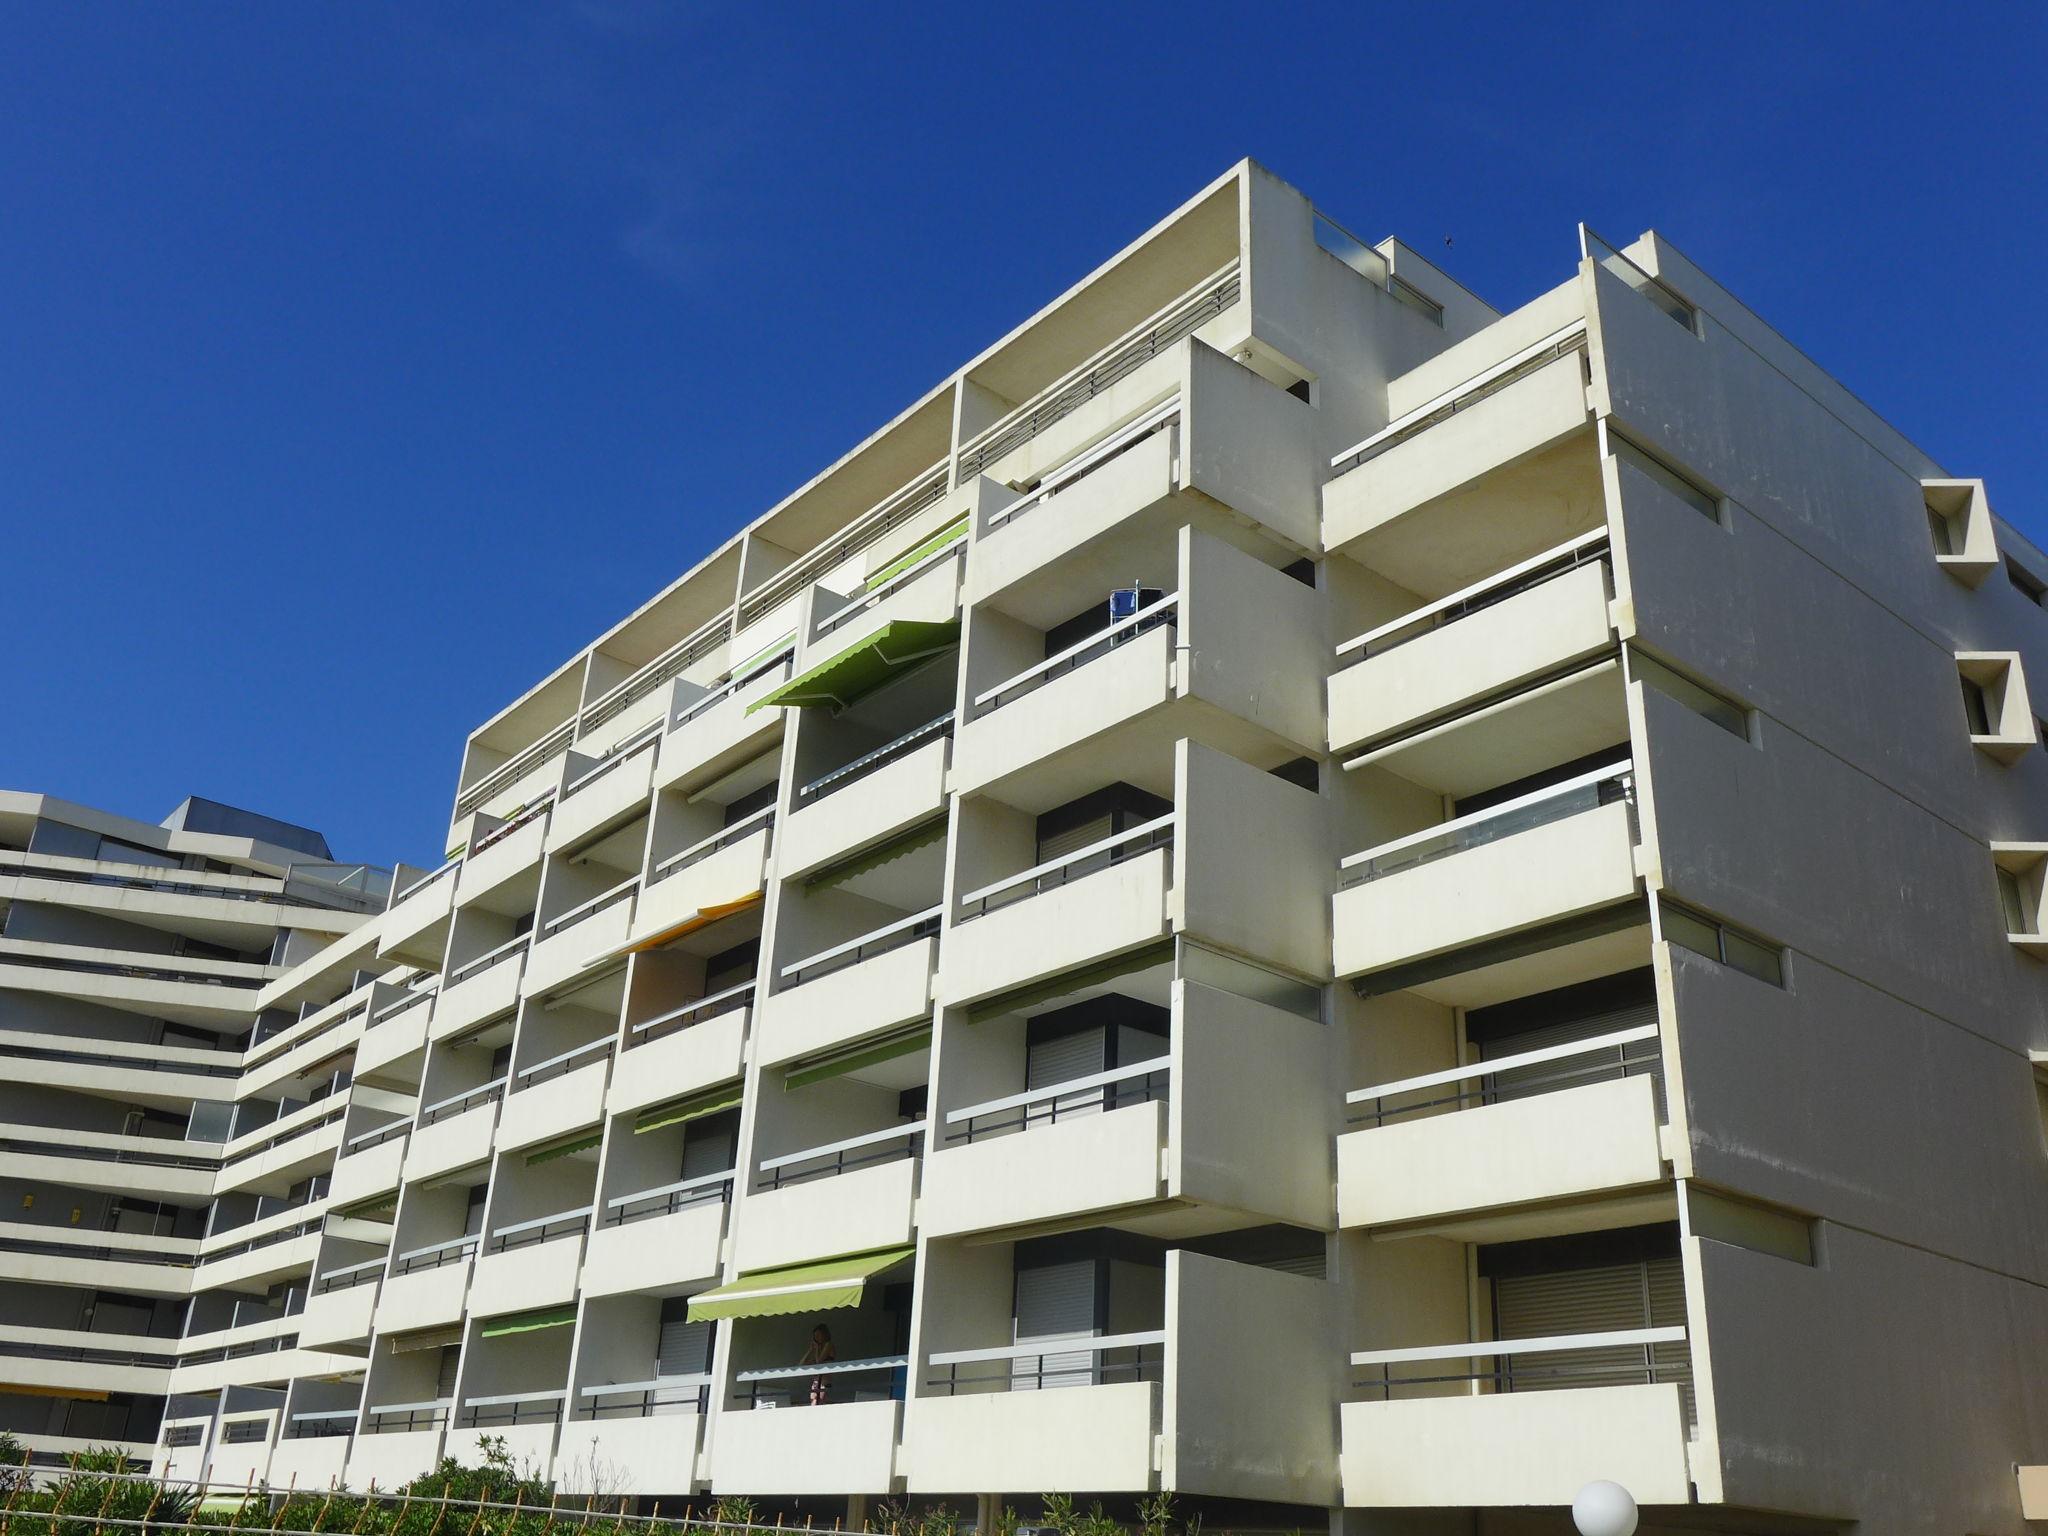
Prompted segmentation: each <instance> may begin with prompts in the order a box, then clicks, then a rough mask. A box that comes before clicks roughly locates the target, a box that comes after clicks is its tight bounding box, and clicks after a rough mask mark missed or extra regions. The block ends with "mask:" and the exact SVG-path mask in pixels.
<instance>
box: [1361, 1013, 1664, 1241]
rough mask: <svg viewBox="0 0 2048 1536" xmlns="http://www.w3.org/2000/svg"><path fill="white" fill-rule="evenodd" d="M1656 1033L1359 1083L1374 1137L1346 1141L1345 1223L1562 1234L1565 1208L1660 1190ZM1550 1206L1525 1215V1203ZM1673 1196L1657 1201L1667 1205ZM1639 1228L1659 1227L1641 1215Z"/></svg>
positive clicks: (1643, 1029)
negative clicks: (1489, 1217) (1516, 1211)
mask: <svg viewBox="0 0 2048 1536" xmlns="http://www.w3.org/2000/svg"><path fill="white" fill-rule="evenodd" d="M1658 1038H1659V1030H1658V1026H1657V1025H1655V1024H1644V1025H1637V1026H1634V1027H1631V1028H1628V1029H1622V1030H1614V1031H1610V1032H1607V1033H1604V1034H1600V1035H1595V1036H1592V1037H1590V1038H1587V1039H1583V1040H1573V1041H1569V1042H1566V1043H1564V1044H1561V1045H1553V1046H1545V1047H1543V1048H1541V1049H1539V1050H1532V1051H1523V1052H1518V1053H1515V1054H1513V1055H1508V1056H1501V1057H1496V1058H1493V1059H1491V1060H1487V1061H1483V1062H1475V1063H1473V1064H1471V1065H1469V1066H1463V1067H1453V1068H1449V1069H1447V1070H1445V1071H1440V1072H1428V1073H1424V1074H1422V1075H1420V1076H1417V1077H1409V1078H1403V1079H1401V1080H1399V1081H1397V1082H1391V1083H1382V1084H1379V1085H1377V1086H1375V1087H1370V1088H1361V1089H1359V1090H1358V1091H1357V1092H1355V1093H1352V1094H1350V1095H1349V1096H1348V1098H1347V1102H1348V1103H1349V1104H1350V1105H1351V1106H1352V1107H1353V1109H1354V1111H1356V1112H1358V1114H1359V1115H1360V1117H1361V1118H1362V1119H1363V1120H1364V1122H1365V1126H1366V1128H1365V1129H1361V1130H1355V1131H1352V1132H1350V1133H1349V1134H1347V1135H1344V1136H1341V1137H1339V1138H1338V1141H1337V1212H1338V1220H1339V1221H1340V1223H1341V1224H1342V1225H1344V1226H1346V1227H1381V1226H1391V1225H1397V1224H1402V1225H1409V1226H1411V1227H1412V1225H1413V1224H1415V1223H1422V1222H1430V1221H1436V1222H1443V1221H1444V1220H1445V1219H1446V1218H1465V1220H1464V1222H1463V1223H1462V1225H1461V1226H1460V1228H1459V1230H1460V1232H1461V1233H1462V1234H1463V1235H1465V1236H1468V1237H1469V1236H1472V1235H1474V1229H1473V1224H1472V1220H1471V1218H1473V1217H1475V1216H1479V1215H1481V1214H1484V1213H1495V1214H1494V1219H1493V1222H1492V1224H1490V1225H1487V1226H1485V1228H1484V1234H1485V1236H1486V1238H1487V1240H1497V1239H1500V1238H1503V1237H1524V1236H1526V1237H1533V1236H1539V1235H1544V1234H1546V1233H1548V1232H1551V1231H1557V1230H1563V1228H1560V1227H1559V1226H1558V1222H1559V1221H1561V1220H1566V1221H1568V1220H1569V1217H1568V1215H1567V1214H1566V1213H1564V1212H1561V1211H1560V1210H1559V1208H1558V1207H1557V1205H1556V1204H1555V1203H1556V1202H1562V1201H1574V1200H1579V1201H1582V1200H1587V1199H1594V1198H1600V1199H1602V1200H1603V1201H1604V1202H1605V1204H1604V1206H1603V1208H1604V1209H1609V1210H1610V1211H1611V1209H1612V1204H1613V1197H1615V1196H1618V1195H1622V1194H1624V1193H1626V1192H1629V1191H1643V1190H1646V1189H1652V1190H1653V1189H1656V1188H1657V1187H1658V1186H1659V1185H1660V1184H1661V1183H1663V1181H1664V1179H1665V1167H1664V1157H1663V1150H1662V1141H1661V1135H1660V1126H1661V1122H1662V1119H1663V1116H1662V1114H1661V1112H1660V1109H1661V1106H1660V1104H1659V1091H1658V1090H1659V1086H1660V1085H1659V1082H1658V1076H1657V1074H1658V1073H1659V1072H1660V1070H1661V1068H1660V1062H1659V1050H1658ZM1538 1202H1549V1203H1550V1204H1549V1205H1548V1207H1547V1208H1546V1209H1545V1210H1543V1211H1532V1212H1528V1213H1526V1214H1523V1215H1521V1216H1519V1217H1517V1216H1516V1215H1513V1214H1500V1213H1508V1212H1510V1208H1512V1207H1516V1206H1531V1205H1534V1204H1536V1203H1538ZM1669 1203H1670V1201H1669V1192H1668V1189H1667V1190H1665V1192H1664V1195H1663V1198H1662V1200H1661V1202H1660V1204H1661V1206H1664V1207H1668V1205H1669ZM1642 1219H1645V1220H1648V1219H1652V1217H1651V1215H1650V1214H1648V1213H1644V1214H1643V1215H1642Z"/></svg>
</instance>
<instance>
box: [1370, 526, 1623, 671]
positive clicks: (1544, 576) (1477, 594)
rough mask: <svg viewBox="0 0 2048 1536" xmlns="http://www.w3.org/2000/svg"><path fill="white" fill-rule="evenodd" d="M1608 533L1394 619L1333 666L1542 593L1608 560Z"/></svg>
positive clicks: (1583, 538) (1585, 537) (1582, 538)
mask: <svg viewBox="0 0 2048 1536" xmlns="http://www.w3.org/2000/svg"><path fill="white" fill-rule="evenodd" d="M1607 552H1608V551H1607V530H1606V529H1605V528H1595V529H1594V530H1592V531H1591V532H1590V533H1582V534H1580V535H1579V536H1578V537H1577V538H1575V539H1568V540H1566V541H1565V542H1564V543H1562V544H1559V545H1557V546H1556V547H1555V548H1552V549H1547V550H1545V551H1543V553H1542V554H1540V555H1531V556H1530V557H1529V558H1528V559H1527V560H1522V561H1518V562H1516V563H1515V564H1514V565H1511V566H1509V567H1508V568H1507V569H1506V570H1504V571H1500V572H1498V573H1496V574H1494V575H1492V576H1488V577H1487V578H1486V579H1485V580H1483V581H1475V582H1473V583H1472V584H1471V585H1470V586H1468V587H1461V588H1459V590H1457V591H1456V592H1453V593H1451V595H1450V596H1448V597H1443V598H1439V599H1437V601H1435V602H1433V603H1431V604H1429V605H1428V606H1427V607H1424V608H1418V609H1416V610H1415V611H1414V612H1413V613H1404V614H1402V615H1401V617H1400V618H1398V619H1393V620H1390V621H1389V622H1387V623H1385V624H1381V625H1378V626H1376V627H1375V628H1372V629H1369V630H1367V631H1366V632H1365V633H1364V634H1362V635H1355V636H1353V637H1352V638H1351V639H1349V640H1346V641H1345V642H1344V643H1343V644H1342V645H1340V646H1338V647H1337V664H1338V666H1339V667H1340V668H1342V667H1349V666H1355V665H1357V664H1358V663H1359V662H1361V661H1364V660H1366V659H1367V658H1369V657H1373V656H1384V655H1385V654H1386V653H1387V652H1388V651H1391V650H1393V649H1395V648H1396V647H1397V646H1402V645H1406V644H1407V643H1408V642H1409V641H1410V640H1418V639H1420V638H1421V637H1422V636H1424V635H1426V634H1430V633H1432V632H1433V631H1435V630H1439V629H1443V628H1445V627H1446V626H1447V625H1451V624H1455V623H1457V621H1458V620H1460V619H1463V618H1469V617H1470V616H1471V615H1473V614H1475V613H1479V612H1481V611H1483V610H1485V609H1487V608H1491V607H1493V606H1494V605H1495V604H1497V603H1504V602H1506V601H1507V600H1508V599H1509V598H1511V597H1519V596H1520V595H1521V594H1522V593H1524V592H1527V591H1530V590H1531V589H1532V588H1535V587H1540V586H1542V585H1543V584H1544V583H1545V582H1548V581H1550V580H1551V579H1552V578H1554V577H1557V576H1562V575H1564V574H1565V573H1566V572H1567V571H1573V570H1576V569H1578V568H1579V567H1580V566H1581V565H1585V564H1588V563H1590V562H1592V561H1596V560H1598V561H1605V560H1606V558H1607Z"/></svg>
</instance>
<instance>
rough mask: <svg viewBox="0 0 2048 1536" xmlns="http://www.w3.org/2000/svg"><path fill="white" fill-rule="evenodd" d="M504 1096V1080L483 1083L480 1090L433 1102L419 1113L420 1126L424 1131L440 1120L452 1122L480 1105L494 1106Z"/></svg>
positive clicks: (453, 1095) (475, 1089)
mask: <svg viewBox="0 0 2048 1536" xmlns="http://www.w3.org/2000/svg"><path fill="white" fill-rule="evenodd" d="M504 1096H505V1079H504V1078H502V1077H501V1078H499V1079H498V1080H497V1081H496V1082H491V1083H485V1084H484V1085H483V1086H482V1087H481V1088H471V1089H469V1090H468V1091H466V1092H463V1093H457V1094H451V1095H450V1096H449V1097H447V1098H445V1099H437V1100H435V1101H434V1102H433V1103H432V1104H429V1105H427V1106H426V1107H425V1108H424V1109H422V1110H421V1111H420V1126H421V1128H422V1129H424V1128H425V1127H427V1126H430V1125H434V1124H436V1123H437V1122H439V1121H442V1120H452V1119H454V1118H455V1116H457V1115H459V1114H463V1113H464V1112H466V1111H468V1110H472V1109H476V1108H478V1107H479V1106H481V1105H484V1104H495V1103H497V1101H498V1100H499V1099H501V1098H503V1097H504Z"/></svg>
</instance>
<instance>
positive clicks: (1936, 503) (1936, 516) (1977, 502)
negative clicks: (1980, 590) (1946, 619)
mask: <svg viewBox="0 0 2048 1536" xmlns="http://www.w3.org/2000/svg"><path fill="white" fill-rule="evenodd" d="M1920 495H1921V499H1922V501H1923V502H1924V503H1925V504H1926V508H1927V533H1928V536H1929V538H1930V539H1932V541H1933V543H1934V559H1935V563H1936V564H1938V565H1939V566H1940V567H1941V568H1942V569H1943V570H1944V571H1947V572H1948V573H1949V575H1951V576H1953V577H1955V579H1956V580H1957V581H1960V582H1961V583H1962V584H1963V585H1964V586H1966V587H1974V586H1976V585H1977V584H1978V583H1980V582H1981V581H1983V579H1984V578H1985V577H1986V576H1988V575H1990V574H1991V572H1992V571H1993V570H1995V569H1996V568H1997V566H1998V535H1997V533H1996V531H1995V530H1994V529H1993V528H1992V526H1991V504H1990V503H1989V502H1988V501H1986V500H1985V497H1984V482H1983V481H1982V480H1922V481H1921V482H1920ZM2008 569H2010V567H2008ZM2013 585H2014V586H2020V582H2019V579H2018V578H2017V577H2015V578H2014V580H2013ZM2036 585H2039V584H2038V583H2036ZM2020 590H2021V591H2025V590H2026V588H2025V587H2020ZM2035 601H2037V602H2038V601H2039V599H2038V598H2036V599H2035Z"/></svg>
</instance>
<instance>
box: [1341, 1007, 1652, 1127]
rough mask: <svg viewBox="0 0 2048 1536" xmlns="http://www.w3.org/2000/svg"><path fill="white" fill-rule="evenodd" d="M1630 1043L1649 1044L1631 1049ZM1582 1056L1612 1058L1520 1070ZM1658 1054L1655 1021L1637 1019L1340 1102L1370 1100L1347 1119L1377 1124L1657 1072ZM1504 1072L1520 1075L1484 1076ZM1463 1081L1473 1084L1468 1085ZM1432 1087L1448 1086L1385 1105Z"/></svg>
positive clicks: (1350, 1096) (1407, 1079) (1359, 1092)
mask: <svg viewBox="0 0 2048 1536" xmlns="http://www.w3.org/2000/svg"><path fill="white" fill-rule="evenodd" d="M1631 1047H1648V1048H1647V1049H1637V1050H1632V1049H1631ZM1580 1056H1601V1057H1608V1058H1610V1059H1606V1060H1601V1061H1595V1062H1588V1063H1583V1064H1581V1065H1579V1066H1574V1067H1561V1068H1558V1069H1557V1070H1555V1071H1551V1072H1543V1073H1539V1074H1537V1075H1535V1076H1533V1077H1525V1076H1520V1075H1519V1074H1521V1073H1523V1072H1525V1071H1526V1070H1527V1069H1528V1068H1530V1067H1539V1066H1547V1065H1549V1064H1550V1063H1551V1062H1559V1061H1570V1060H1572V1059H1573V1058H1575V1057H1580ZM1662 1056H1663V1052H1662V1050H1661V1048H1660V1046H1659V1045H1658V1029H1657V1026H1656V1025H1655V1024H1640V1025H1637V1026H1636V1027H1634V1028H1632V1029H1617V1030H1611V1031H1609V1032H1607V1033H1605V1034H1599V1035H1590V1036H1588V1037H1587V1038H1586V1039H1584V1040H1568V1041H1566V1042H1565V1043H1564V1044H1562V1045H1546V1046H1544V1047H1542V1048H1541V1049H1539V1050H1533V1051H1518V1052H1516V1053H1515V1054H1514V1055H1512V1056H1496V1057H1493V1058H1492V1059H1490V1060H1487V1061H1475V1062H1473V1063H1471V1064H1470V1065H1469V1066H1463V1067H1448V1068H1445V1069H1444V1070H1443V1071H1441V1072H1424V1073H1422V1074H1421V1075H1419V1076H1416V1077H1404V1078H1401V1079H1399V1080H1398V1081H1396V1082H1391V1083H1380V1084H1378V1085H1377V1086H1375V1087H1371V1088H1360V1089H1357V1090H1356V1091H1354V1092H1352V1093H1347V1094H1346V1095H1345V1096H1344V1102H1345V1103H1346V1104H1351V1105H1358V1104H1364V1105H1370V1106H1372V1107H1371V1108H1369V1109H1362V1110H1360V1111H1359V1112H1358V1113H1356V1114H1354V1115H1352V1116H1351V1117H1350V1123H1351V1124H1353V1125H1370V1126H1380V1125H1384V1124H1386V1122H1387V1121H1389V1120H1396V1119H1399V1118H1400V1117H1401V1116H1403V1115H1415V1114H1421V1113H1422V1112H1423V1111H1425V1110H1432V1109H1444V1108H1459V1109H1462V1108H1463V1107H1464V1106H1465V1105H1467V1104H1473V1103H1477V1104H1497V1103H1501V1102H1503V1101H1505V1100H1509V1099H1522V1098H1530V1097H1534V1096H1535V1095H1538V1094H1544V1093H1554V1092H1556V1091H1558V1090H1559V1089H1561V1088H1565V1087H1569V1086H1572V1085H1575V1084H1578V1083H1582V1082H1595V1081H1600V1082H1604V1081H1608V1080H1610V1079H1612V1078H1615V1077H1626V1076H1640V1075H1644V1074H1647V1073H1652V1072H1655V1071H1656V1070H1657V1069H1658V1065H1659V1063H1660V1061H1661V1060H1662ZM1503 1072H1513V1073H1516V1074H1518V1075H1517V1076H1516V1078H1515V1079H1514V1081H1512V1082H1510V1083H1506V1084H1502V1083H1497V1082H1489V1081H1488V1080H1489V1079H1492V1078H1496V1077H1498V1076H1499V1075H1500V1074H1501V1073H1503ZM1467 1084H1477V1086H1476V1087H1467V1086H1465V1085H1467ZM1433 1088H1448V1089H1450V1090H1451V1091H1450V1092H1449V1093H1443V1094H1438V1095H1436V1096H1435V1097H1432V1098H1426V1099H1416V1100H1414V1101H1413V1102H1410V1103H1405V1104H1397V1105H1395V1106H1393V1107H1392V1108H1389V1107H1388V1106H1387V1102H1386V1101H1387V1100H1388V1099H1394V1098H1402V1097H1404V1096H1406V1095H1408V1094H1413V1093H1427V1092H1429V1090H1431V1089H1433Z"/></svg>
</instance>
